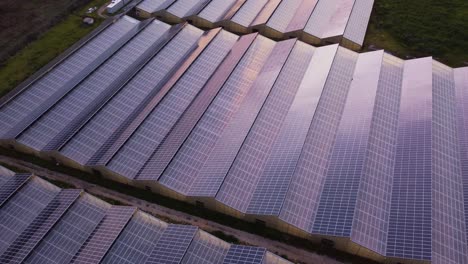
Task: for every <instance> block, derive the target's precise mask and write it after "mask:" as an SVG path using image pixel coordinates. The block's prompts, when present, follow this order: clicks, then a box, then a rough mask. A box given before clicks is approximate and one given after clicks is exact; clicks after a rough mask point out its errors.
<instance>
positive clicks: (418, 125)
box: [387, 58, 433, 260]
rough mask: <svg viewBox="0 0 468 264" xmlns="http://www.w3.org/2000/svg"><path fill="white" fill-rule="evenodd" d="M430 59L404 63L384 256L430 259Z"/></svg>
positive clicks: (431, 100)
mask: <svg viewBox="0 0 468 264" xmlns="http://www.w3.org/2000/svg"><path fill="white" fill-rule="evenodd" d="M432 102H433V99H432V60H431V58H423V59H417V60H409V61H406V62H405V65H404V70H403V86H402V94H401V101H400V115H399V120H398V130H397V131H398V137H397V151H396V161H395V172H394V177H393V189H392V200H391V207H390V223H389V233H388V240H387V255H388V256H390V257H400V258H415V259H426V260H429V259H431V252H432V248H431V241H432V231H431V218H432V210H431V203H432V201H431V200H432V195H431V193H432V190H431V174H432V172H431V163H432V162H431V160H432V154H431V153H432V150H431V146H432V144H431V142H432V141H431V139H432V129H431V127H432V111H433V110H432Z"/></svg>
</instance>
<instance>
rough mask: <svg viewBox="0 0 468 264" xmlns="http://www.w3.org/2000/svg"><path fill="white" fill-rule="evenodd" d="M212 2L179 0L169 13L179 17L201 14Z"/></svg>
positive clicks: (168, 10) (170, 8)
mask: <svg viewBox="0 0 468 264" xmlns="http://www.w3.org/2000/svg"><path fill="white" fill-rule="evenodd" d="M210 1H211V0H177V1H175V2H174V4H172V5H171V6H170V7H169V8H168V9H167V12H169V13H171V14H173V15H175V16H177V17H187V16H191V15H194V14H197V13H198V12H200V11H201V10H202V9H203V8H204V7H205V6H206V5H207V4H209V3H210Z"/></svg>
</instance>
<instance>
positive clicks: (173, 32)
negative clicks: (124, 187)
mask: <svg viewBox="0 0 468 264" xmlns="http://www.w3.org/2000/svg"><path fill="white" fill-rule="evenodd" d="M122 23H124V24H129V25H133V23H137V25H136V26H135V33H134V34H133V36H132V37H129V38H128V39H127V40H126V41H125V42H124V43H122V44H121V47H120V48H119V49H118V50H116V51H115V52H114V53H113V54H111V55H109V58H108V59H107V60H105V61H104V62H102V63H101V64H100V65H97V66H96V67H95V69H94V70H93V71H91V72H89V73H87V72H86V74H87V75H86V76H82V77H80V78H81V79H82V80H81V81H80V82H79V83H76V84H74V83H70V82H67V83H64V84H62V86H57V87H56V88H55V89H56V92H55V93H58V94H60V95H61V96H55V94H54V93H52V94H44V95H43V97H41V98H43V99H41V100H39V98H36V97H34V96H33V95H32V94H31V93H30V91H35V90H36V89H37V88H36V84H38V83H40V82H41V81H42V80H44V79H47V78H49V76H52V75H54V74H56V73H57V71H58V70H59V69H65V68H63V67H65V66H62V65H66V64H67V62H68V61H69V60H73V59H74V54H78V53H80V52H81V51H82V50H86V48H87V45H88V44H84V46H82V47H81V48H80V49H78V50H77V51H76V52H75V53H73V54H72V55H70V56H69V57H67V58H66V59H65V60H64V61H63V62H62V63H61V64H58V65H56V66H55V67H54V68H52V69H50V70H49V71H48V73H46V74H45V75H44V76H42V77H40V78H38V79H37V80H36V81H35V82H33V83H32V84H31V85H30V86H29V87H26V88H25V89H24V90H21V91H19V92H16V93H15V94H13V95H11V96H10V98H11V99H10V100H8V101H6V102H5V103H3V104H2V105H1V106H0V115H4V116H8V117H9V118H10V119H11V120H10V121H8V122H6V123H8V124H9V123H13V124H14V125H12V126H5V127H4V128H3V127H2V129H3V133H2V135H3V136H2V138H3V140H1V141H0V143H1V144H2V145H4V146H7V147H13V148H16V149H18V150H20V151H25V152H30V153H34V154H36V155H39V156H40V157H43V158H48V159H54V160H55V161H56V162H59V163H64V164H66V165H68V166H72V167H76V168H78V169H82V170H85V171H88V172H92V173H96V174H102V175H103V176H105V177H108V178H110V179H112V180H115V181H119V182H123V183H126V184H132V185H135V186H138V187H141V188H146V189H148V190H152V191H154V192H157V193H161V194H163V195H167V196H171V197H174V198H176V199H180V200H184V201H188V202H191V203H197V204H198V205H204V206H206V207H209V208H212V209H214V210H218V211H221V212H224V213H227V214H231V215H234V216H236V217H239V218H243V219H246V220H249V221H258V222H259V223H264V224H266V225H269V226H272V227H275V228H278V229H280V230H282V231H284V232H289V233H292V234H295V235H300V236H304V237H308V238H310V239H312V240H318V241H322V242H325V243H334V245H335V246H336V247H338V248H340V249H343V250H346V251H349V252H352V253H356V254H360V255H364V256H366V257H370V258H374V259H377V260H382V259H387V260H389V261H399V262H402V261H403V263H404V261H416V262H418V261H420V262H421V263H424V262H427V261H432V262H433V263H467V262H468V259H467V256H468V252H467V251H468V245H467V241H466V240H467V233H468V229H467V227H466V226H467V224H468V222H467V219H468V170H467V168H468V134H467V131H468V126H467V124H468V103H467V102H468V100H467V98H468V68H459V69H452V68H450V67H447V66H445V65H443V64H441V63H438V62H436V61H434V60H432V59H431V58H421V59H414V60H408V61H404V60H401V59H398V58H396V57H394V56H392V55H389V54H387V53H385V52H384V51H375V52H368V53H361V54H358V53H356V52H354V51H351V50H348V49H346V48H343V47H339V46H338V45H329V46H323V47H319V48H316V47H313V46H310V45H308V44H305V43H303V42H301V41H298V40H297V39H288V40H284V41H279V42H276V41H273V40H271V39H268V38H266V37H264V36H262V35H259V34H257V33H252V34H247V35H244V36H237V35H235V34H233V33H230V32H228V31H225V30H221V29H219V28H218V29H212V30H208V31H202V30H200V29H197V28H195V27H193V26H191V25H188V24H177V25H174V26H169V25H167V24H165V23H162V22H160V21H157V20H154V21H151V20H149V21H143V22H135V21H133V20H131V19H129V18H126V17H123V18H122V19H120V20H118V21H116V22H115V23H114V24H113V25H111V26H109V27H108V28H107V29H105V30H104V31H103V33H101V34H100V35H98V36H96V37H95V38H93V39H91V40H90V41H89V42H88V43H93V42H94V41H97V40H99V39H100V38H99V36H101V35H103V34H106V32H107V31H108V30H113V29H114V28H115V27H119V28H120V27H121V25H122ZM114 37H115V36H114ZM90 63H92V62H90ZM113 67H117V68H113ZM103 73H106V74H103ZM80 74H81V73H80ZM24 100H26V101H24ZM34 100H37V102H36V103H37V109H42V111H41V112H37V111H36V110H35V109H36V108H31V111H32V110H34V114H35V115H36V114H37V116H35V117H31V116H23V115H16V116H15V115H9V113H10V111H11V109H13V108H15V109H22V108H27V107H31V106H32V104H29V103H24V102H29V101H34ZM23 101H24V102H23ZM25 120H26V121H25ZM1 181H2V179H0V182H1ZM8 186H9V187H8V188H9V189H10V190H15V189H17V188H19V187H21V186H22V185H21V181H19V182H11V183H9V185H8ZM8 197H9V196H8V194H2V195H0V202H2V201H3V200H4V199H8ZM90 243H91V242H90ZM93 243H95V242H93Z"/></svg>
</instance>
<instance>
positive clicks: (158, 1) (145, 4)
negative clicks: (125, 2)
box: [137, 0, 176, 13]
mask: <svg viewBox="0 0 468 264" xmlns="http://www.w3.org/2000/svg"><path fill="white" fill-rule="evenodd" d="M175 1H176V0H144V1H142V2H141V3H140V4H139V5H138V6H137V8H139V9H141V10H144V11H146V12H148V13H155V12H157V11H160V10H163V9H165V8H167V7H169V6H170V5H172V4H173V3H174V2H175Z"/></svg>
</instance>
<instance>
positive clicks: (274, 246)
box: [0, 155, 341, 264]
mask: <svg viewBox="0 0 468 264" xmlns="http://www.w3.org/2000/svg"><path fill="white" fill-rule="evenodd" d="M0 162H2V163H4V164H7V165H10V166H14V167H17V168H19V169H21V170H24V171H28V172H31V173H34V174H36V175H38V176H41V177H43V178H46V179H51V180H56V181H62V182H65V183H68V184H71V185H73V186H75V188H79V189H84V190H86V191H87V192H88V193H90V194H94V195H97V196H100V197H105V198H109V199H112V200H115V201H118V202H120V203H122V204H126V205H132V206H137V207H139V208H140V209H141V210H143V211H145V212H148V213H150V214H152V215H154V216H156V217H159V218H162V220H165V221H169V222H177V223H184V224H191V225H195V226H198V227H200V228H201V229H203V230H205V231H208V232H213V231H222V232H223V233H225V234H227V235H232V236H235V237H236V238H238V239H239V240H240V241H241V242H242V243H246V244H250V245H256V246H260V247H265V248H267V249H268V250H269V251H271V252H274V253H276V254H278V255H286V256H288V258H289V259H290V260H292V261H296V262H297V263H308V264H309V263H310V264H341V262H338V261H336V260H333V259H331V258H329V257H327V256H321V255H318V254H316V253H312V252H309V251H306V250H303V249H298V248H295V247H293V246H290V245H287V244H284V243H281V242H278V241H274V240H270V239H267V238H264V237H261V236H258V235H253V234H250V233H247V232H244V231H240V230H237V229H234V228H231V227H228V226H225V225H221V224H218V223H215V222H212V221H209V220H206V219H203V218H199V217H195V216H192V215H189V214H186V213H183V212H180V211H176V210H172V209H169V208H166V207H162V206H160V205H157V204H154V203H150V202H147V201H145V200H141V199H137V198H135V197H133V196H129V195H125V194H121V193H119V192H116V191H113V190H110V189H107V188H104V187H101V186H97V185H94V184H90V183H88V182H86V181H83V180H80V179H77V178H75V177H72V176H69V175H66V174H62V173H58V172H54V171H50V170H48V169H45V168H42V167H40V166H37V165H34V164H32V163H29V162H25V161H21V160H17V159H14V158H10V157H6V156H1V155H0Z"/></svg>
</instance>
